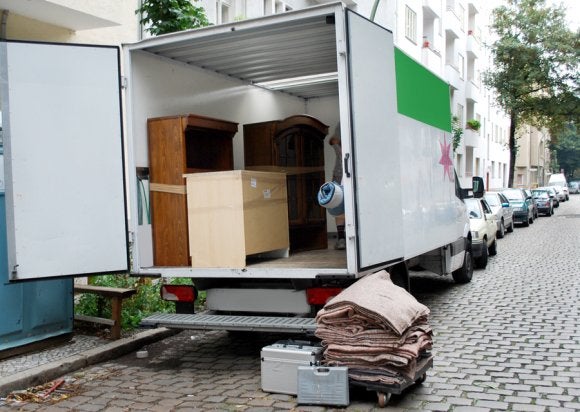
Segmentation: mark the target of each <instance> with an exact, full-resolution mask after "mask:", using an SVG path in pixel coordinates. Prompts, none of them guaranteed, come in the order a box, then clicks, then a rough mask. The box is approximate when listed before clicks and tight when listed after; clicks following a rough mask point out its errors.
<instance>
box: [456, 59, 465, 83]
mask: <svg viewBox="0 0 580 412" xmlns="http://www.w3.org/2000/svg"><path fill="white" fill-rule="evenodd" d="M458 57H459V59H458V62H457V64H458V65H459V67H458V68H457V69H458V70H459V78H460V79H463V78H464V77H465V57H463V56H462V55H461V54H459V55H458Z"/></svg>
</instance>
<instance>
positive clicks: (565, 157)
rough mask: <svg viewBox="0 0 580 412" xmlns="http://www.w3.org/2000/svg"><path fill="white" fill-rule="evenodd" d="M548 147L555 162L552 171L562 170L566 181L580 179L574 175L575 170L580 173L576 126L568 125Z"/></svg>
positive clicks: (578, 142) (579, 140) (579, 137)
mask: <svg viewBox="0 0 580 412" xmlns="http://www.w3.org/2000/svg"><path fill="white" fill-rule="evenodd" d="M550 146H551V147H550V149H552V153H553V155H552V158H554V159H555V160H556V161H557V164H556V165H555V167H554V170H560V169H564V172H565V173H566V176H567V177H568V179H571V178H578V177H580V175H577V174H576V175H575V171H576V170H578V171H579V172H580V136H579V135H578V129H577V128H576V125H574V124H572V123H569V124H568V125H567V126H566V127H565V128H564V130H563V131H562V132H561V133H560V134H559V135H558V136H557V139H556V141H555V143H552V144H551V145H550ZM576 173H577V172H576Z"/></svg>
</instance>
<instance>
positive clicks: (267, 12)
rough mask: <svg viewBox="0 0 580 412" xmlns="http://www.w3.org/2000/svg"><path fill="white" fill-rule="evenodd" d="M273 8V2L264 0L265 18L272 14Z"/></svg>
mask: <svg viewBox="0 0 580 412" xmlns="http://www.w3.org/2000/svg"><path fill="white" fill-rule="evenodd" d="M273 8H274V3H273V0H264V16H269V15H270V14H272V11H273Z"/></svg>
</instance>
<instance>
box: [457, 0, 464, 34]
mask: <svg viewBox="0 0 580 412" xmlns="http://www.w3.org/2000/svg"><path fill="white" fill-rule="evenodd" d="M458 6H459V7H458V8H457V18H458V19H459V23H460V25H461V31H465V9H464V8H463V5H462V4H459V5H458Z"/></svg>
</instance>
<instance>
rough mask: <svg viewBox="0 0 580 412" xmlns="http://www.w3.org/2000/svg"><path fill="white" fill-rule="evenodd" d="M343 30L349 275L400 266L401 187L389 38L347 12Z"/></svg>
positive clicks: (392, 57)
mask: <svg viewBox="0 0 580 412" xmlns="http://www.w3.org/2000/svg"><path fill="white" fill-rule="evenodd" d="M346 27H347V37H348V39H347V43H348V53H347V55H348V72H349V90H348V93H349V96H350V104H349V106H350V111H351V113H350V115H351V116H350V118H351V125H350V126H351V136H352V139H351V141H350V145H351V147H350V149H351V150H350V152H351V153H352V162H349V160H348V159H345V164H346V168H347V169H346V170H345V173H346V174H347V177H348V175H349V174H350V173H352V176H353V177H354V180H353V182H352V183H353V187H352V190H353V192H354V210H355V227H356V239H357V242H356V243H357V248H356V254H357V256H356V262H357V267H356V268H351V267H349V271H351V272H353V271H356V273H360V272H364V271H368V270H371V269H373V268H375V267H379V266H384V265H385V264H393V263H396V262H398V261H402V260H403V255H404V253H403V252H404V250H403V242H402V241H401V239H400V234H401V233H402V218H401V217H402V216H401V213H402V212H401V211H402V206H401V202H402V199H401V191H400V185H401V183H402V182H401V176H400V164H399V141H398V138H397V104H396V102H397V97H396V96H397V95H396V87H395V61H394V46H393V34H392V33H391V32H390V31H388V30H386V29H385V28H383V27H381V26H379V25H376V24H372V23H370V22H369V20H367V19H366V18H364V17H362V16H360V15H358V14H356V13H354V12H352V11H350V10H347V11H346ZM379 39H380V41H379ZM344 147H345V146H344V143H343V148H344ZM350 165H352V170H350V171H349V170H348V167H350ZM353 260H354V259H349V262H352V261H353Z"/></svg>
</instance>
